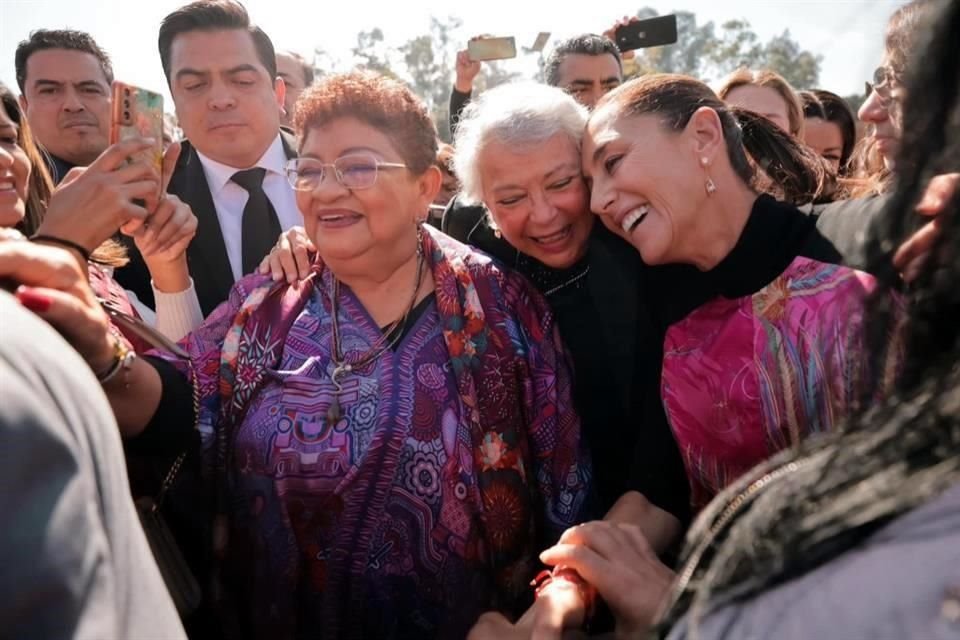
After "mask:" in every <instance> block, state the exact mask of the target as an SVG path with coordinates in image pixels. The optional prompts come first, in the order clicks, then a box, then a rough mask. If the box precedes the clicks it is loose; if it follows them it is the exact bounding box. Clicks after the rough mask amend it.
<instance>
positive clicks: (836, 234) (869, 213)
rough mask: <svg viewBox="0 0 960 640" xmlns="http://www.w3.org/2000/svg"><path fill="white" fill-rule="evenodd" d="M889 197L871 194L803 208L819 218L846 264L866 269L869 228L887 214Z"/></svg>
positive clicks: (824, 233)
mask: <svg viewBox="0 0 960 640" xmlns="http://www.w3.org/2000/svg"><path fill="white" fill-rule="evenodd" d="M889 200H890V198H889V196H871V197H869V198H857V199H854V200H838V201H837V202H831V203H829V204H820V205H808V206H807V207H804V208H802V210H803V211H805V212H807V213H810V214H811V215H813V216H814V217H816V219H817V229H818V230H819V231H820V235H821V236H823V237H824V238H826V239H827V240H829V241H830V243H831V244H832V245H833V246H834V248H835V249H836V250H837V252H838V253H839V254H840V255H841V256H842V257H843V264H844V265H846V266H848V267H851V268H853V269H860V270H864V271H866V270H868V268H869V267H870V265H869V260H868V256H867V238H868V234H867V230H868V229H869V228H870V226H871V225H872V224H873V223H874V221H875V220H877V219H878V218H879V217H880V215H881V214H882V213H883V210H884V209H885V208H886V205H887V203H888V202H889Z"/></svg>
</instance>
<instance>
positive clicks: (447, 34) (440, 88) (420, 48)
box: [395, 17, 517, 141]
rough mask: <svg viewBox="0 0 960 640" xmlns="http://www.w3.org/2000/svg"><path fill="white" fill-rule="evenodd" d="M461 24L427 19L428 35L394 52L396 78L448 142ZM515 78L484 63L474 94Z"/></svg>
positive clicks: (449, 18)
mask: <svg viewBox="0 0 960 640" xmlns="http://www.w3.org/2000/svg"><path fill="white" fill-rule="evenodd" d="M462 26H463V22H462V21H461V20H460V19H459V18H454V17H447V18H446V19H445V20H440V19H437V18H435V17H431V18H430V33H429V34H424V35H421V36H417V37H415V38H411V39H410V40H408V41H407V42H406V43H405V44H403V45H401V46H400V47H398V48H397V50H396V51H397V53H398V56H397V58H398V61H402V68H401V66H397V67H395V69H397V70H398V71H397V74H396V75H397V76H398V77H400V78H402V79H404V80H406V81H407V82H409V83H410V87H411V88H412V89H413V91H414V92H415V93H416V94H417V95H418V96H420V97H421V98H422V99H423V101H424V102H426V104H427V107H428V108H429V109H430V112H431V115H432V116H433V119H434V122H435V123H436V125H437V132H438V133H439V135H440V137H441V139H443V140H445V141H449V140H450V129H449V125H448V122H449V112H450V89H451V87H452V86H453V79H454V70H455V67H456V57H457V50H458V49H459V48H460V46H462V45H461V44H460V42H461V40H463V38H461V37H460V34H461V29H462ZM516 77H517V74H516V73H512V72H508V71H506V70H505V69H504V68H503V67H502V66H500V65H498V64H496V63H484V65H483V68H482V69H481V71H480V75H479V76H478V77H477V79H476V82H475V83H474V87H475V90H477V91H478V92H479V91H484V90H486V89H490V88H492V87H495V86H497V85H498V84H502V83H504V82H509V81H511V80H514V79H516Z"/></svg>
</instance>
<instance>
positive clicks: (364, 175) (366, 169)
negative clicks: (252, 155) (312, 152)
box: [286, 154, 407, 191]
mask: <svg viewBox="0 0 960 640" xmlns="http://www.w3.org/2000/svg"><path fill="white" fill-rule="evenodd" d="M327 167H333V175H334V177H335V178H336V179H337V182H339V183H340V184H341V185H343V186H344V187H346V188H347V189H350V190H353V191H355V190H357V189H369V188H370V187H372V186H373V185H375V184H376V183H377V173H378V172H379V170H380V169H406V167H407V165H405V164H401V163H399V162H380V161H379V160H377V159H376V158H375V157H374V156H372V155H367V154H352V155H348V156H343V157H341V158H337V159H336V160H334V161H333V162H332V163H330V164H324V163H323V162H320V161H319V160H314V159H313V158H294V159H293V160H291V161H289V162H288V163H287V167H286V173H287V180H288V181H289V182H290V186H292V187H293V188H294V189H295V190H297V191H313V190H314V189H316V188H317V187H319V186H320V185H321V184H323V179H324V178H325V177H326V174H327V172H326V168H327Z"/></svg>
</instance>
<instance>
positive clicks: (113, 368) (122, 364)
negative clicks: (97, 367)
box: [97, 336, 137, 384]
mask: <svg viewBox="0 0 960 640" xmlns="http://www.w3.org/2000/svg"><path fill="white" fill-rule="evenodd" d="M136 359H137V354H136V352H135V351H134V350H133V349H131V348H129V347H128V346H127V343H126V342H124V341H123V340H121V339H120V338H118V337H116V336H114V338H113V362H111V363H110V366H109V367H107V370H106V371H103V372H102V373H98V374H97V380H98V381H99V382H100V384H106V383H108V382H110V381H111V380H113V379H114V378H115V377H117V374H118V373H120V372H121V371H129V370H130V367H132V366H133V361H134V360H136Z"/></svg>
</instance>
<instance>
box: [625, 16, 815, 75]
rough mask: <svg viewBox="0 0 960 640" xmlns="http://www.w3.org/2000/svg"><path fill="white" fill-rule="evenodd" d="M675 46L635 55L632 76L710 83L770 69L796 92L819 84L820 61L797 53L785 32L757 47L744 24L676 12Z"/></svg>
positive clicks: (794, 43) (759, 43)
mask: <svg viewBox="0 0 960 640" xmlns="http://www.w3.org/2000/svg"><path fill="white" fill-rule="evenodd" d="M637 15H638V16H639V17H640V18H650V17H654V16H656V15H658V14H657V12H656V10H654V9H651V8H649V7H646V8H644V9H641V10H640V11H638V12H637ZM676 15H677V32H678V34H679V42H677V44H675V45H671V46H668V47H655V48H653V49H647V50H643V51H639V52H637V57H636V62H635V64H636V67H635V72H634V73H635V74H640V73H650V72H663V73H682V74H685V75H689V76H693V77H694V78H700V79H702V80H704V81H705V82H709V83H715V82H716V81H718V80H720V79H721V78H723V77H724V76H725V75H727V74H728V73H730V72H732V71H734V70H736V69H738V68H740V67H748V68H751V69H772V70H774V71H776V72H777V73H779V74H780V75H782V76H783V77H784V78H786V79H787V81H788V82H790V84H792V85H793V86H794V88H796V89H798V90H799V89H809V88H815V87H816V86H817V83H818V81H819V78H820V62H821V60H822V57H821V56H820V55H818V54H814V53H811V52H810V51H806V50H804V49H802V48H801V47H800V45H799V44H798V43H797V42H796V41H795V40H793V38H791V36H790V32H789V31H784V32H783V33H782V34H780V35H778V36H774V37H773V38H771V39H770V40H769V41H767V42H760V40H759V38H758V37H757V34H756V33H754V32H753V30H752V28H751V27H750V23H749V22H748V21H746V20H741V19H737V20H727V21H726V22H724V23H722V24H720V25H716V24H714V23H713V22H712V21H710V22H707V23H705V24H699V23H698V22H697V16H696V14H694V13H691V12H689V11H678V12H676Z"/></svg>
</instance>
